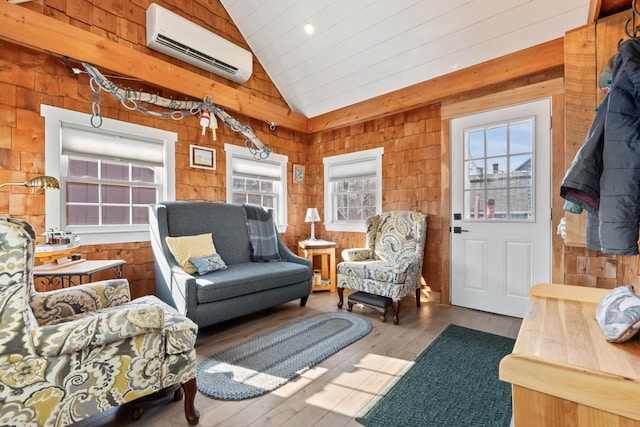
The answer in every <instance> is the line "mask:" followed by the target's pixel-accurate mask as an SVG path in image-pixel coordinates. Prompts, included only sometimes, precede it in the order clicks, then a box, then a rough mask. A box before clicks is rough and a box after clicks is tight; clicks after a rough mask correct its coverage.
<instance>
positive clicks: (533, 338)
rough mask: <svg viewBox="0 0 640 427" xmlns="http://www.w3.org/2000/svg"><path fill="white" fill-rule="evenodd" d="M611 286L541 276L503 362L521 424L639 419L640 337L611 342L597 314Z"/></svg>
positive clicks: (594, 424) (587, 425)
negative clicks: (544, 279) (559, 282)
mask: <svg viewBox="0 0 640 427" xmlns="http://www.w3.org/2000/svg"><path fill="white" fill-rule="evenodd" d="M607 292H608V289H596V288H587V287H582V286H569V285H551V284H538V285H535V286H533V287H532V288H531V290H530V296H531V301H530V303H529V307H528V309H527V312H526V314H525V317H524V319H523V321H522V326H521V327H520V332H519V334H518V339H517V340H516V344H515V346H514V348H513V353H512V354H510V355H508V356H506V357H505V358H503V359H502V361H501V362H500V374H499V375H500V379H501V380H502V381H506V382H509V383H511V384H512V391H513V419H514V425H515V427H519V426H536V427H544V426H580V427H601V426H623V425H624V426H625V427H628V426H640V405H639V404H638V396H640V339H638V337H637V336H636V337H633V338H632V339H631V340H629V341H627V342H624V343H621V344H611V343H608V342H607V341H606V340H605V337H604V334H603V333H602V330H601V329H600V326H599V325H598V322H597V321H596V319H595V309H596V306H597V305H598V303H599V302H600V300H601V299H602V297H604V295H605V294H606V293H607Z"/></svg>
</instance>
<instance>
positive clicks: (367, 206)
mask: <svg viewBox="0 0 640 427" xmlns="http://www.w3.org/2000/svg"><path fill="white" fill-rule="evenodd" d="M383 153H384V149H383V148H374V149H371V150H364V151H358V152H355V153H348V154H340V155H337V156H332V157H325V158H324V159H323V163H324V221H325V223H324V226H325V228H326V229H327V230H329V231H360V232H364V231H366V230H365V224H364V220H365V219H366V218H367V217H369V216H371V215H376V214H378V213H380V212H382V154H383Z"/></svg>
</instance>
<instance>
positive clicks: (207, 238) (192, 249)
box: [165, 233, 216, 274]
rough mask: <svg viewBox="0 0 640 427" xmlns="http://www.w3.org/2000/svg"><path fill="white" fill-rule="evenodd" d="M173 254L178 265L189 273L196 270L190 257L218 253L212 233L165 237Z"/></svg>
mask: <svg viewBox="0 0 640 427" xmlns="http://www.w3.org/2000/svg"><path fill="white" fill-rule="evenodd" d="M165 241H166V242H167V246H169V251H170V252H171V255H173V257H174V258H175V259H176V261H177V262H178V265H179V266H180V267H181V268H182V269H183V270H184V271H185V272H187V273H189V274H193V273H195V272H196V269H195V267H194V266H193V264H191V262H189V258H199V257H203V256H207V255H213V254H215V253H216V247H215V246H214V244H213V237H212V236H211V233H207V234H199V235H197V236H180V237H170V236H167V237H165Z"/></svg>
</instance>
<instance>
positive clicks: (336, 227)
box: [324, 221, 367, 233]
mask: <svg viewBox="0 0 640 427" xmlns="http://www.w3.org/2000/svg"><path fill="white" fill-rule="evenodd" d="M324 228H325V230H327V231H343V232H352V233H365V232H366V231H367V226H366V225H365V223H364V221H363V222H359V223H355V224H346V223H343V224H340V223H329V224H324Z"/></svg>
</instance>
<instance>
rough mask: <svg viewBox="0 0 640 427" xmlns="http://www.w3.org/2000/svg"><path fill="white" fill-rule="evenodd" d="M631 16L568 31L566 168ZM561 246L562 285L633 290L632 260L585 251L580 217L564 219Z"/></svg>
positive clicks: (634, 266)
mask: <svg viewBox="0 0 640 427" xmlns="http://www.w3.org/2000/svg"><path fill="white" fill-rule="evenodd" d="M629 17H631V12H630V11H629V12H621V13H618V14H616V15H613V16H610V17H607V18H604V19H601V20H599V21H598V22H597V23H596V24H594V25H588V26H585V27H583V28H579V29H576V30H575V31H571V32H569V33H567V34H566V36H565V81H566V105H567V112H566V117H567V123H566V142H565V148H566V151H565V153H566V157H565V159H566V160H565V169H567V168H569V166H570V165H571V162H572V161H573V158H574V157H575V154H576V153H577V151H578V150H579V149H580V147H581V146H582V143H583V142H584V138H585V136H586V134H587V131H588V129H589V126H590V125H591V122H592V121H593V118H594V117H595V109H596V107H597V105H598V104H599V103H600V102H601V101H602V99H603V98H604V93H603V92H602V91H601V90H600V88H599V87H598V84H597V80H598V76H599V75H600V72H601V71H602V69H603V68H604V66H605V64H606V63H607V61H608V60H609V58H611V56H612V55H614V54H615V53H616V52H617V48H618V43H619V42H620V41H621V40H623V39H625V38H626V35H625V33H624V26H625V23H626V21H627V19H628V18H629ZM565 216H566V218H567V246H566V247H565V250H564V254H563V255H564V280H563V281H562V283H566V284H569V285H578V286H590V287H599V288H613V287H615V286H619V285H623V284H631V285H634V286H635V285H637V283H638V266H637V262H638V260H637V258H638V257H632V256H626V257H625V256H615V255H605V254H602V253H600V252H597V251H590V250H587V249H586V248H585V247H584V246H585V243H584V242H585V236H586V233H585V231H586V213H582V214H581V215H575V214H571V213H566V214H565Z"/></svg>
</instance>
